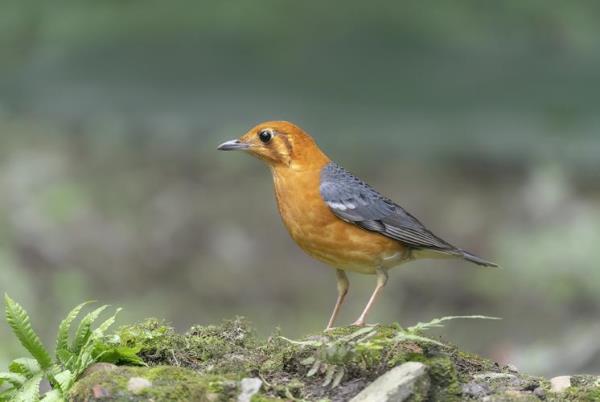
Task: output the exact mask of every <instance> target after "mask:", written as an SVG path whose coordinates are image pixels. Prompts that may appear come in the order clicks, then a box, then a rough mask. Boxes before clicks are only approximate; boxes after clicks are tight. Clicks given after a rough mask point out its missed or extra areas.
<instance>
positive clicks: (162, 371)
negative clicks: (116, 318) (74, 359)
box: [70, 366, 237, 402]
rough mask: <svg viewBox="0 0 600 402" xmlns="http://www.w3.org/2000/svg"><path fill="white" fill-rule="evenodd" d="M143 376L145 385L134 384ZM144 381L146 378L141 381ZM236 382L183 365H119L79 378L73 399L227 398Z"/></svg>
mask: <svg viewBox="0 0 600 402" xmlns="http://www.w3.org/2000/svg"><path fill="white" fill-rule="evenodd" d="M132 379H133V380H144V381H145V382H146V384H145V385H144V386H141V387H140V386H132V384H135V383H134V382H133V381H132ZM142 384H143V382H142ZM236 395H237V383H236V382H235V381H231V380H229V379H227V378H225V377H219V376H207V375H201V374H199V373H198V372H196V371H194V370H190V369H186V368H181V367H173V366H155V367H118V368H115V369H114V370H98V371H95V372H93V373H91V374H89V375H86V376H84V377H83V378H82V379H80V380H79V381H78V382H77V383H76V385H75V387H74V388H73V390H72V392H71V395H70V400H72V401H75V402H77V401H81V402H84V401H86V402H91V401H151V400H152V401H199V402H203V401H206V402H215V401H228V400H231V399H232V398H234V397H235V396H236Z"/></svg>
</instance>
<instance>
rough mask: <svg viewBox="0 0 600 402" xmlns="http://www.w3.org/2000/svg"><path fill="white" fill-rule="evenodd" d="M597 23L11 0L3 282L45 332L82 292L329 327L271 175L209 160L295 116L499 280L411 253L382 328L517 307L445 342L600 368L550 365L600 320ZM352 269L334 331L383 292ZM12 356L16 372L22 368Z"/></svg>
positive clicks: (399, 6)
mask: <svg viewBox="0 0 600 402" xmlns="http://www.w3.org/2000/svg"><path fill="white" fill-rule="evenodd" d="M599 14H600V5H599V4H596V3H593V2H586V1H571V2H564V1H555V0H547V1H541V0H539V1H535V0H527V1H516V0H509V1H503V2H481V1H476V0H471V1H465V0H461V1H456V2H448V3H446V2H435V3H431V4H430V5H425V4H424V3H423V2H419V1H404V2H383V1H375V2H369V3H365V2H360V1H357V0H351V1H345V2H343V3H342V2H327V3H323V2H314V1H305V2H290V1H273V0H268V1H267V0H260V1H255V2H252V3H246V2H239V1H200V2H192V1H184V0H174V1H171V2H169V3H168V4H167V3H164V2H158V1H144V2H142V1H135V0H128V1H108V0H106V1H101V2H99V1H66V0H57V1H53V2H45V3H44V2H37V1H33V0H5V1H3V2H2V4H1V5H0V291H5V290H9V291H10V294H11V295H13V296H14V297H15V298H17V299H18V300H21V301H23V303H25V304H27V305H28V306H36V311H33V312H32V313H33V314H35V315H36V316H40V317H44V318H45V321H46V322H41V323H40V329H41V332H42V334H43V338H45V339H48V337H49V336H50V332H49V331H51V330H52V324H53V322H55V321H56V320H58V319H59V318H60V316H61V315H62V314H63V313H64V312H66V311H67V310H68V308H69V306H71V305H74V304H75V303H76V302H77V301H79V300H82V299H89V298H97V299H99V300H101V301H102V302H110V303H113V304H118V305H123V306H126V307H127V309H126V312H127V313H126V315H128V316H127V317H126V319H131V318H133V317H137V318H138V319H139V318H141V317H143V316H147V315H151V316H160V317H166V318H168V319H169V320H170V321H172V322H173V323H174V324H175V325H176V326H177V327H180V328H181V327H185V326H188V325H189V324H190V323H196V322H204V323H206V322H210V321H218V320H220V319H221V318H223V317H224V316H233V315H236V314H242V315H246V316H248V317H249V318H250V319H251V320H252V321H254V322H256V323H257V325H258V327H259V330H260V331H261V332H263V333H269V332H271V330H272V328H273V327H274V326H276V325H281V327H282V328H283V330H284V331H285V333H286V334H291V335H294V334H304V333H307V332H310V331H312V330H317V329H319V328H321V327H322V326H323V325H324V323H325V319H326V317H327V316H328V313H329V309H330V308H331V307H332V304H333V302H334V300H335V280H334V275H333V274H332V271H331V270H330V269H329V268H327V267H324V266H322V265H321V264H320V263H317V262H315V261H312V260H311V259H309V258H307V257H306V256H305V255H303V254H302V253H301V252H300V251H298V249H297V247H296V246H295V245H294V244H293V243H292V241H291V240H290V239H289V238H288V237H287V236H286V234H285V230H284V229H283V228H282V225H281V223H280V221H279V217H278V216H277V213H276V209H275V204H274V200H273V197H272V186H271V183H270V178H269V174H268V171H267V170H266V169H265V168H264V167H263V166H261V165H260V164H259V163H257V162H256V161H253V160H249V159H248V158H246V157H245V156H243V155H235V154H233V155H232V154H227V155H224V154H219V153H217V152H216V151H215V146H216V144H218V143H220V142H221V141H223V140H227V139H230V138H233V137H237V136H239V135H241V134H243V133H244V131H245V130H247V129H248V128H250V127H251V126H252V125H254V124H255V123H257V122H259V121H261V120H266V119H288V120H291V121H294V122H296V123H298V124H300V125H301V126H303V127H304V128H306V129H307V130H308V131H309V132H311V133H312V134H313V135H314V136H315V137H316V139H317V141H318V142H319V144H320V145H321V146H322V147H323V148H324V149H325V151H326V152H328V154H329V155H330V156H331V157H332V158H333V159H335V160H337V161H338V162H339V163H341V164H342V165H344V166H346V167H347V168H348V169H349V170H351V171H353V172H355V173H357V174H358V175H359V176H361V177H363V178H364V179H365V180H367V181H368V182H370V183H371V184H373V185H374V186H376V187H377V188H379V189H381V190H382V192H384V193H385V194H386V195H388V196H390V197H391V198H393V199H395V200H397V201H398V202H399V203H400V204H401V205H403V206H404V207H406V208H407V209H408V210H410V211H411V212H413V213H414V214H415V215H417V216H418V217H420V218H422V220H423V221H424V222H425V223H426V224H427V225H428V226H430V227H431V228H432V229H433V230H434V231H435V232H436V233H439V234H440V235H441V236H442V237H444V238H447V239H448V240H449V241H452V242H453V243H455V244H458V245H460V246H462V247H465V248H467V249H469V250H472V251H474V252H477V253H479V254H481V255H483V256H484V257H486V258H489V259H492V260H495V261H497V262H499V263H500V264H501V265H502V266H503V267H504V268H505V269H504V270H502V271H489V270H478V269H474V268H472V267H471V266H465V264H463V263H461V262H441V261H423V262H417V263H412V264H410V265H408V266H406V268H401V269H398V270H396V271H394V272H393V273H392V277H391V280H390V282H389V285H388V286H387V288H386V291H385V292H384V296H383V298H382V300H381V303H380V304H379V305H378V306H377V309H375V311H374V316H373V319H375V320H379V321H382V322H390V321H395V320H398V319H400V320H401V322H405V321H408V322H412V321H423V320H426V319H428V318H430V317H435V316H440V315H448V314H487V315H494V316H500V317H503V318H504V320H503V321H502V324H501V325H497V326H494V330H493V332H489V333H482V332H481V331H480V330H479V329H478V330H477V331H475V330H474V328H475V327H474V326H472V325H471V324H468V323H465V324H463V325H460V326H455V327H452V328H450V329H449V330H448V331H449V332H450V334H449V336H451V337H452V339H459V340H461V344H462V345H466V346H467V348H468V349H471V350H473V351H477V352H484V353H486V354H487V355H491V356H492V357H494V358H496V359H500V360H502V361H509V360H510V361H514V360H515V359H517V358H519V361H518V363H519V365H521V366H522V367H520V368H522V369H524V370H528V371H533V372H539V373H544V374H552V373H557V372H562V371H563V370H562V367H565V366H568V367H569V369H570V371H584V370H587V371H590V370H599V369H600V355H599V354H600V352H598V351H593V350H591V349H590V350H588V351H589V353H588V354H589V355H591V356H592V357H591V358H589V359H581V358H580V356H582V354H585V353H582V352H580V351H579V352H578V353H573V354H572V355H568V356H562V355H560V354H557V351H560V350H566V349H565V345H569V344H573V343H575V344H578V343H580V342H583V343H585V342H587V341H586V340H587V339H590V337H591V338H593V337H594V336H598V331H599V330H598V328H590V326H589V325H588V323H589V322H590V320H595V319H596V318H597V316H598V313H599V312H600V296H599V294H600V292H599V288H600V277H599V275H600V270H598V264H599V257H598V253H597V252H596V245H597V244H598V241H599V240H600V227H599V226H598V224H597V222H600V208H599V207H598V205H600V204H599V202H600V181H599V180H598V172H599V171H600V162H599V158H598V155H600V137H599V135H598V132H599V130H600V113H599V110H598V105H600V93H599V92H598V91H597V88H598V85H599V84H600V51H599V50H600V42H598V40H597V38H598V37H600V25H598V24H597V21H598V15H599ZM350 279H351V283H352V285H351V293H350V297H349V300H348V302H347V303H348V304H347V305H346V306H345V308H344V309H343V311H342V317H341V321H340V322H341V323H342V322H351V321H350V320H352V319H354V318H356V317H354V316H355V315H357V314H358V312H359V311H360V309H361V308H362V305H363V303H364V302H365V301H366V299H367V297H368V294H369V292H370V291H371V288H372V286H373V285H374V280H373V278H370V277H361V276H358V275H353V276H352V277H351V278H350ZM499 328H502V329H499ZM573 328H585V331H583V330H582V331H574V330H573ZM490 331H491V330H490ZM0 337H1V338H2V339H3V340H4V338H5V337H6V338H7V339H8V328H4V327H0ZM0 345H1V346H0V363H2V360H6V361H8V359H9V358H11V357H14V355H15V353H16V350H15V348H16V344H14V342H13V343H11V342H10V341H8V340H7V341H6V342H4V341H3V342H1V343H0ZM528 350H531V353H530V354H528V352H527V351H528ZM584 350H587V349H585V348H584ZM569 356H574V357H569ZM577 356H579V357H577ZM594 356H596V357H594ZM584 360H585V361H584ZM579 363H581V364H579ZM1 365H2V364H0V366H1Z"/></svg>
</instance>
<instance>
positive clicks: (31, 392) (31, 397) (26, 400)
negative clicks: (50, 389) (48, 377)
mask: <svg viewBox="0 0 600 402" xmlns="http://www.w3.org/2000/svg"><path fill="white" fill-rule="evenodd" d="M42 378H43V374H42V373H39V374H36V375H34V376H33V377H31V378H30V379H29V380H27V381H25V383H23V386H22V387H21V388H20V389H19V390H18V391H17V393H16V394H15V396H14V401H15V402H37V401H38V400H39V398H40V383H41V382H42Z"/></svg>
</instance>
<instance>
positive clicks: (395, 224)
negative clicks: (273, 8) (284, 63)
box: [217, 121, 498, 330]
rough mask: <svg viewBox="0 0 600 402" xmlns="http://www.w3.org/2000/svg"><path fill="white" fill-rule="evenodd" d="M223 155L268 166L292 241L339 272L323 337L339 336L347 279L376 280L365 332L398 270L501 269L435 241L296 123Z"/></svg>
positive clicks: (272, 124) (228, 146) (251, 134)
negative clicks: (417, 265)
mask: <svg viewBox="0 0 600 402" xmlns="http://www.w3.org/2000/svg"><path fill="white" fill-rule="evenodd" d="M217 149H218V150H221V151H243V152H245V153H248V154H250V155H252V156H254V157H257V158H258V159H260V160H262V161H263V162H264V163H266V165H267V166H268V167H269V168H270V170H271V174H272V177H273V184H274V189H275V198H276V201H277V208H278V210H279V214H280V215H281V218H282V220H283V224H284V226H285V227H286V228H287V230H288V232H289V234H290V236H291V237H292V239H293V240H294V241H295V242H296V243H297V244H298V246H300V248H301V249H302V250H304V251H305V252H306V253H307V254H308V255H310V256H312V257H314V258H315V259H317V260H319V261H322V262H324V263H325V264H327V265H329V266H331V267H333V268H334V269H335V274H336V282H337V292H338V294H337V299H336V302H335V306H334V308H333V311H332V313H331V316H330V318H329V321H328V322H327V326H326V328H325V330H331V329H332V328H334V323H335V320H336V318H337V316H338V313H339V312H340V308H341V306H342V304H343V303H344V300H345V298H346V295H347V293H348V289H349V286H350V283H349V281H348V276H347V274H346V272H354V273H360V274H369V275H376V278H377V284H376V286H375V289H374V290H373V292H372V294H371V296H370V298H369V301H368V302H367V304H366V306H365V307H364V309H363V310H362V313H361V314H360V316H359V317H358V319H357V320H356V321H354V323H353V324H352V325H355V326H365V325H368V324H367V323H366V319H367V314H368V313H369V311H370V310H371V309H372V307H373V305H374V304H375V302H376V300H377V299H378V297H379V296H380V294H381V292H382V290H383V288H384V286H385V285H386V283H387V281H388V271H389V270H390V269H391V268H393V267H396V266H399V265H401V264H403V263H406V262H409V261H412V260H416V259H422V258H462V259H464V260H466V261H469V262H472V263H474V264H477V265H480V266H484V267H497V266H498V265H497V264H495V263H493V262H490V261H486V260H484V259H482V258H480V257H478V256H476V255H475V254H473V253H470V252H468V251H465V250H463V249H461V248H458V247H456V246H454V245H452V244H450V243H448V242H447V241H445V240H443V239H441V238H440V237H438V236H436V235H435V234H434V233H433V232H432V231H430V230H429V229H427V228H426V227H425V225H423V224H422V223H421V222H420V221H419V220H418V219H417V218H416V217H414V216H413V215H411V214H410V213H409V212H407V211H406V210H405V209H404V208H402V207H401V206H400V205H398V204H397V203H395V202H394V201H392V200H391V199H389V198H387V197H385V196H384V195H382V194H381V193H379V192H378V191H377V190H375V189H374V188H373V187H371V186H370V185H368V184H367V183H365V182H364V181H363V180H361V179H359V178H358V177H357V176H355V175H354V174H352V173H350V172H349V171H348V170H346V169H344V168H343V167H342V166H340V165H338V164H337V163H336V162H334V161H332V160H331V159H330V158H329V157H328V156H327V155H326V154H325V153H324V152H323V151H322V150H321V149H320V148H319V146H318V145H317V143H316V142H315V140H314V139H313V138H312V137H311V136H310V135H309V134H308V133H307V132H306V131H304V130H303V129H301V128H300V127H298V126H297V125H295V124H293V123H290V122H287V121H267V122H264V123H261V124H258V125H257V126H255V127H253V128H252V129H250V131H248V132H247V133H246V134H244V135H242V136H241V137H239V138H238V139H234V140H230V141H227V142H224V143H222V144H221V145H219V146H218V147H217Z"/></svg>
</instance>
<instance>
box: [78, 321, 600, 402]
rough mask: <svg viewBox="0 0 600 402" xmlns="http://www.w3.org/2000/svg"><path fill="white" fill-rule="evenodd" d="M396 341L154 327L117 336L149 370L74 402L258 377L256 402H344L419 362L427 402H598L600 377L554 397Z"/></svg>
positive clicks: (467, 361)
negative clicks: (136, 381)
mask: <svg viewBox="0 0 600 402" xmlns="http://www.w3.org/2000/svg"><path fill="white" fill-rule="evenodd" d="M399 334H402V330H401V329H400V327H398V326H396V325H391V326H378V327H376V328H372V329H359V328H356V327H347V328H339V329H335V330H333V331H331V332H329V333H319V334H315V335H311V336H307V337H305V338H304V339H302V340H300V341H290V340H287V339H285V338H283V337H281V336H279V334H278V333H275V334H273V335H272V336H270V337H268V338H267V339H261V338H259V337H257V335H256V334H255V332H254V330H253V329H252V327H251V325H250V324H249V323H248V322H247V321H245V320H244V319H241V318H236V319H234V320H228V321H224V322H222V323H221V324H219V325H209V326H196V327H192V328H191V329H190V330H189V331H188V332H187V333H185V334H179V333H177V332H175V331H174V330H173V328H171V327H170V326H168V325H165V324H164V323H162V322H160V321H157V320H153V319H151V320H147V321H145V322H143V323H140V324H136V325H130V326H125V327H122V328H121V329H119V330H118V332H117V333H116V336H117V337H118V341H119V342H121V343H122V344H123V345H127V346H129V347H134V348H137V349H138V350H139V355H140V356H141V357H142V359H143V360H144V362H145V363H146V364H147V366H142V367H127V366H119V367H115V366H108V367H101V368H100V369H98V370H92V371H93V372H91V373H88V374H86V375H84V376H83V377H82V378H81V379H80V380H79V381H78V383H77V384H76V386H75V388H74V390H73V392H72V399H73V400H75V401H95V400H98V401H107V400H114V401H121V400H122V401H146V400H153V401H169V400H172V401H175V400H178V401H228V400H235V399H236V398H237V395H238V394H239V392H240V381H241V380H242V379H243V378H248V377H251V378H259V379H260V380H261V381H262V388H261V390H260V392H259V393H258V394H256V395H254V397H253V399H252V401H254V402H260V401H273V400H308V401H316V400H323V399H324V400H330V401H347V400H349V399H351V398H352V397H353V396H354V395H356V394H357V393H358V392H360V391H361V390H362V389H363V388H364V387H365V386H366V385H368V384H369V383H370V382H371V381H373V380H374V379H376V378H377V377H378V376H380V375H381V374H383V373H385V372H386V371H387V370H389V369H390V368H392V367H395V366H397V365H399V364H402V363H404V362H408V361H418V362H422V363H424V364H426V365H427V366H428V368H429V369H428V373H429V374H428V375H429V377H430V382H431V387H430V388H429V390H428V391H427V395H423V396H422V397H423V398H424V399H425V400H432V401H459V400H483V399H484V398H485V399H486V400H491V401H496V400H497V401H512V400H542V399H543V400H549V401H595V400H600V388H599V387H598V383H597V380H596V378H595V377H584V376H582V377H574V378H573V381H572V385H573V386H572V387H570V388H568V389H567V390H566V391H565V392H563V393H561V394H557V393H553V392H551V391H550V383H549V381H548V380H546V379H544V378H540V377H532V376H527V375H523V374H520V373H517V372H515V371H514V369H513V370H511V369H510V368H509V367H500V366H499V365H498V364H496V363H494V362H492V361H490V360H487V359H484V358H481V357H479V356H476V355H473V354H469V353H465V352H462V351H460V350H458V349H457V348H455V347H453V346H449V345H444V344H440V343H438V342H431V341H427V339H426V338H422V337H419V336H413V337H411V336H399ZM131 378H142V379H146V380H148V381H149V382H150V383H151V386H148V387H145V388H142V389H134V390H133V391H132V389H131V387H129V384H130V381H131ZM134 391H135V392H134ZM490 398H491V399H490Z"/></svg>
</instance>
